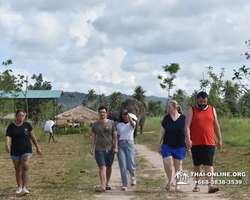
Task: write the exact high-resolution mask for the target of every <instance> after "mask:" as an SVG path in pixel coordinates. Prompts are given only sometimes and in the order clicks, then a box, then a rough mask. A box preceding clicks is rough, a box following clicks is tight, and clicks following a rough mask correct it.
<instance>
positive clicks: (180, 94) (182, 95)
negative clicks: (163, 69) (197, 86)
mask: <svg viewBox="0 0 250 200" xmlns="http://www.w3.org/2000/svg"><path fill="white" fill-rule="evenodd" d="M172 99H174V100H176V101H177V102H178V103H179V105H180V106H181V107H182V109H183V110H184V109H186V108H185V102H186V101H187V93H186V91H185V90H182V89H178V90H176V92H175V93H174V94H173V96H172Z"/></svg>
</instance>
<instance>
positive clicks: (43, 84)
mask: <svg viewBox="0 0 250 200" xmlns="http://www.w3.org/2000/svg"><path fill="white" fill-rule="evenodd" d="M31 79H33V80H35V83H34V84H33V85H32V84H29V86H28V90H51V88H52V86H51V84H50V81H44V80H43V76H42V74H41V73H40V74H39V75H38V76H37V75H35V74H33V75H32V77H31ZM50 102H51V103H50ZM28 104H29V113H30V118H32V119H33V121H34V123H35V124H38V122H39V121H40V120H43V119H42V118H41V113H42V112H47V108H46V106H45V104H48V105H51V106H52V105H53V107H52V109H54V106H55V102H54V100H51V99H28Z"/></svg>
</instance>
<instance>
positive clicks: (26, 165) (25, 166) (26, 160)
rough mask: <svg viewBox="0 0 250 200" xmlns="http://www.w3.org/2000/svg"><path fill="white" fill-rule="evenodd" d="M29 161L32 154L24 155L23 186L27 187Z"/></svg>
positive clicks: (22, 161) (22, 164)
mask: <svg viewBox="0 0 250 200" xmlns="http://www.w3.org/2000/svg"><path fill="white" fill-rule="evenodd" d="M29 161H30V156H23V157H22V158H21V167H22V171H23V172H22V186H23V187H26V185H27V183H28V178H29V174H28V172H29Z"/></svg>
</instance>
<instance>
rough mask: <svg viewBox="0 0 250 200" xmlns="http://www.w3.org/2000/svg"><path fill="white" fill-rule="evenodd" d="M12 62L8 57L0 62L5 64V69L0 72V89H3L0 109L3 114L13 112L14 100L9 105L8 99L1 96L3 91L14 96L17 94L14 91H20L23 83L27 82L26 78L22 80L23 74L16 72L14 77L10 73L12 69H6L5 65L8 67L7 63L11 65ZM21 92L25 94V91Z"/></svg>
mask: <svg viewBox="0 0 250 200" xmlns="http://www.w3.org/2000/svg"><path fill="white" fill-rule="evenodd" d="M12 64H13V63H12V60H10V59H9V60H7V61H6V62H2V65H3V66H5V71H3V73H0V90H1V91H3V93H1V94H0V97H1V102H0V105H1V106H0V109H1V111H2V112H1V114H3V115H4V114H7V113H9V112H13V102H14V101H12V105H11V104H10V100H9V99H8V100H7V99H4V98H2V97H3V96H4V93H7V94H12V96H13V97H16V96H17V93H16V92H20V91H22V88H23V84H24V83H26V84H27V80H24V76H23V75H20V74H18V75H17V77H16V76H14V75H12V70H10V69H6V68H7V67H9V65H12ZM26 89H27V87H26ZM22 92H23V91H22ZM23 94H24V95H26V92H23ZM25 97H26V96H25ZM26 105H27V104H26ZM26 107H27V106H26ZM5 111H6V113H5ZM27 116H28V113H27Z"/></svg>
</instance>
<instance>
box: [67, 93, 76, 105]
mask: <svg viewBox="0 0 250 200" xmlns="http://www.w3.org/2000/svg"><path fill="white" fill-rule="evenodd" d="M68 98H69V99H70V101H71V105H72V104H73V103H74V98H76V96H75V94H74V93H73V92H70V93H69V94H68Z"/></svg>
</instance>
